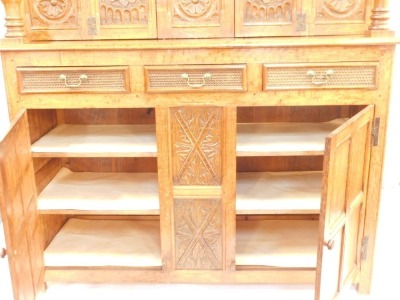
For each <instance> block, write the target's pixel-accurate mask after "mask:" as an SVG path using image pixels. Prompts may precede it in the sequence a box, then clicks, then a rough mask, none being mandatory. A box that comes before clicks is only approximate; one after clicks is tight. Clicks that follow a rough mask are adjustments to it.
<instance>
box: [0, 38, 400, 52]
mask: <svg viewBox="0 0 400 300" xmlns="http://www.w3.org/2000/svg"><path fill="white" fill-rule="evenodd" d="M396 44H400V37H364V36H351V37H343V36H337V37H333V36H330V37H297V38H227V39H187V40H184V39H171V40H108V41H56V42H52V41H49V42H46V41H44V42H30V43H23V42H22V41H21V40H14V39H1V40H0V51H3V52H4V51H32V50H33V51H35V50H36V51H41V50H42V51H54V50H75V51H76V50H82V51H85V50H174V49H224V48H259V47H262V48H278V47H324V46H381V45H396Z"/></svg>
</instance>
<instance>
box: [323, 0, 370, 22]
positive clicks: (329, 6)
mask: <svg viewBox="0 0 400 300" xmlns="http://www.w3.org/2000/svg"><path fill="white" fill-rule="evenodd" d="M364 17H365V7H364V4H363V3H362V1H361V0H319V1H318V5H317V20H319V21H323V20H363V19H364Z"/></svg>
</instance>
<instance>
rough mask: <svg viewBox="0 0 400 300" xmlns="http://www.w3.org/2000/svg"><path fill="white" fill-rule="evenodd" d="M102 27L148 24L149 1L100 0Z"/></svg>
mask: <svg viewBox="0 0 400 300" xmlns="http://www.w3.org/2000/svg"><path fill="white" fill-rule="evenodd" d="M99 6H100V24H101V25H129V24H148V20H149V5H148V0H99Z"/></svg>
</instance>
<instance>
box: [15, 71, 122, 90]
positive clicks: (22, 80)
mask: <svg viewBox="0 0 400 300" xmlns="http://www.w3.org/2000/svg"><path fill="white" fill-rule="evenodd" d="M17 75H18V83H19V92H20V93H21V94H35V93H84V92H87V93H118V92H120V93H128V92H129V67H127V66H112V67H111V66H109V67H28V68H25V67H21V68H17Z"/></svg>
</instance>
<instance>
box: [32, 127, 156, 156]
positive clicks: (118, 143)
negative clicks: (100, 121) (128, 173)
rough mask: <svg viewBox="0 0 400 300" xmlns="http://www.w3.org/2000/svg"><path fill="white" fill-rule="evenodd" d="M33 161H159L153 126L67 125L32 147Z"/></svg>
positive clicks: (58, 128)
mask: <svg viewBox="0 0 400 300" xmlns="http://www.w3.org/2000/svg"><path fill="white" fill-rule="evenodd" d="M31 150H32V155H33V156H34V157H49V156H50V157H156V156H157V145H156V133H155V126H154V125H67V124H62V125H59V126H57V127H56V128H54V129H53V130H51V131H50V132H49V133H47V134H46V135H45V136H43V137H42V138H41V139H39V140H38V141H37V142H35V143H34V144H33V145H32V147H31Z"/></svg>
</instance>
